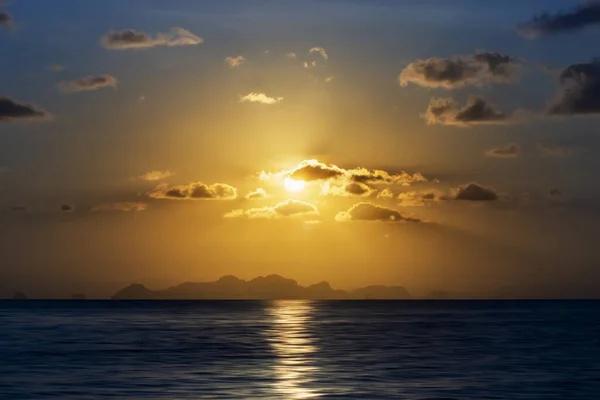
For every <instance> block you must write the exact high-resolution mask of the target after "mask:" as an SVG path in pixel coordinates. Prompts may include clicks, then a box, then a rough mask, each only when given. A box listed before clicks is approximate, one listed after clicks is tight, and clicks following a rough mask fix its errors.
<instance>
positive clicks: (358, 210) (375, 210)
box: [335, 203, 421, 222]
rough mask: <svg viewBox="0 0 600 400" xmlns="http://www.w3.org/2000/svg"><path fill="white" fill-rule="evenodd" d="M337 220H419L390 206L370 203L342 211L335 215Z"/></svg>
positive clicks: (359, 204) (356, 205)
mask: <svg viewBox="0 0 600 400" xmlns="http://www.w3.org/2000/svg"><path fill="white" fill-rule="evenodd" d="M335 219H336V220H337V221H340V222H344V221H383V222H420V221H421V220H420V219H418V218H412V217H407V216H404V215H402V214H401V213H400V212H398V211H396V210H393V209H391V208H386V207H381V206H377V205H375V204H372V203H358V204H355V205H353V206H352V207H350V209H348V211H342V212H340V213H338V214H337V215H336V217H335Z"/></svg>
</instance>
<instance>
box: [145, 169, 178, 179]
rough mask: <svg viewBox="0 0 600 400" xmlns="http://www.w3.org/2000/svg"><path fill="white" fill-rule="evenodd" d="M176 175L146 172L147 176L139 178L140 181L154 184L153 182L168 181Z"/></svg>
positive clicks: (166, 172) (169, 172) (167, 171)
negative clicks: (167, 179)
mask: <svg viewBox="0 0 600 400" xmlns="http://www.w3.org/2000/svg"><path fill="white" fill-rule="evenodd" d="M173 175H174V174H173V173H172V172H171V171H169V170H166V171H150V172H146V173H145V174H142V175H140V176H138V178H139V179H141V180H143V181H148V182H153V181H159V180H161V179H166V178H168V177H170V176H173Z"/></svg>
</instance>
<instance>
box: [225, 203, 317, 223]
mask: <svg viewBox="0 0 600 400" xmlns="http://www.w3.org/2000/svg"><path fill="white" fill-rule="evenodd" d="M315 215H319V210H318V209H317V207H315V206H313V205H312V204H309V203H306V202H304V201H300V200H293V199H289V200H286V201H283V202H281V203H277V204H276V205H274V206H273V207H261V208H250V209H247V210H243V209H238V210H233V211H231V212H228V213H227V214H225V215H224V216H223V217H224V218H249V219H278V218H289V217H303V216H315Z"/></svg>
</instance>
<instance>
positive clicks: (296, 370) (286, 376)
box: [266, 300, 322, 399]
mask: <svg viewBox="0 0 600 400" xmlns="http://www.w3.org/2000/svg"><path fill="white" fill-rule="evenodd" d="M313 309H314V305H313V304H312V302H310V301H304V300H300V301H274V302H273V303H272V304H271V305H270V307H268V308H267V310H266V311H267V313H268V315H269V316H270V317H271V321H270V322H271V326H270V328H269V329H268V330H267V332H266V333H267V335H268V341H269V344H270V345H271V347H272V348H273V351H274V353H275V355H276V356H277V360H276V364H275V367H274V368H275V376H276V382H275V390H276V391H277V393H279V394H280V395H282V396H283V398H285V399H309V398H315V397H320V396H321V394H322V393H319V391H318V390H317V388H315V387H311V383H313V381H314V380H315V377H316V375H317V374H318V372H319V367H318V366H316V365H315V363H314V361H315V354H316V353H317V351H318V348H317V347H316V345H315V339H314V337H313V336H312V334H311V332H310V330H309V325H310V322H311V320H312V313H313Z"/></svg>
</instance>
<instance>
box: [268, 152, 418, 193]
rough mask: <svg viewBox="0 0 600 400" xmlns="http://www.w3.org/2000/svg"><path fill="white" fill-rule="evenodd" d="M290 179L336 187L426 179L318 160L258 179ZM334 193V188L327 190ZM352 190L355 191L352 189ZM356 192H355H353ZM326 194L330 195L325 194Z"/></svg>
mask: <svg viewBox="0 0 600 400" xmlns="http://www.w3.org/2000/svg"><path fill="white" fill-rule="evenodd" d="M285 178H291V179H294V180H302V181H305V182H313V181H332V182H334V183H336V184H337V186H342V187H343V186H344V184H350V183H354V182H358V183H363V184H367V185H368V184H400V185H410V184H413V183H417V182H427V178H425V177H424V176H423V175H421V174H420V173H419V172H415V173H414V174H410V173H408V172H405V171H402V172H400V173H397V174H390V173H388V172H387V171H383V170H369V169H366V168H363V167H357V168H352V169H345V168H340V167H338V166H337V165H333V164H325V163H322V162H319V161H318V160H314V159H311V160H304V161H302V162H300V163H299V164H298V165H297V166H296V167H295V168H292V169H290V170H283V171H279V172H275V173H272V172H265V171H262V172H261V173H260V179H262V180H270V179H285ZM326 189H328V190H329V189H331V190H334V191H335V187H334V186H330V187H329V188H326ZM352 189H357V188H356V187H352V188H351V190H352ZM355 191H356V190H355ZM327 193H328V194H331V193H329V192H327Z"/></svg>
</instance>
